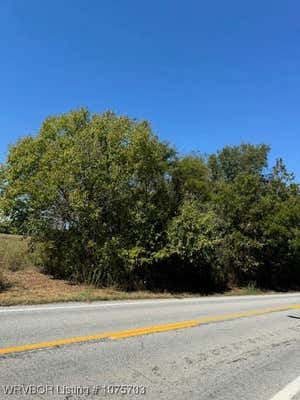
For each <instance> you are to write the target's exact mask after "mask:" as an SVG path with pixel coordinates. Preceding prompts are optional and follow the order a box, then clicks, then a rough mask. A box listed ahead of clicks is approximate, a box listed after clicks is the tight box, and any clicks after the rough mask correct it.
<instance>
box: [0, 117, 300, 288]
mask: <svg viewBox="0 0 300 400" xmlns="http://www.w3.org/2000/svg"><path fill="white" fill-rule="evenodd" d="M269 151H270V149H269V146H267V145H265V144H259V145H254V144H246V143H244V144H241V145H238V146H226V147H224V148H223V149H222V150H220V151H218V152H217V153H215V154H211V155H208V156H202V155H199V154H198V153H196V152H195V153H192V154H189V155H183V156H182V155H179V154H178V152H177V151H176V149H175V148H174V147H173V146H171V145H170V144H168V143H165V142H162V141H160V140H159V138H158V137H157V136H156V135H155V134H154V133H153V132H152V130H151V126H150V124H149V123H148V122H147V121H136V120H133V119H130V118H128V117H127V116H118V115H116V114H114V113H113V112H105V113H103V114H90V113H89V111H88V110H87V109H80V110H75V111H71V112H69V113H65V114H62V115H58V116H51V117H49V118H47V119H46V120H45V121H44V123H43V124H42V126H41V128H40V130H39V132H38V134H37V135H35V136H25V137H23V138H22V139H20V140H19V141H18V142H17V143H16V144H15V145H13V146H11V147H10V150H9V154H8V157H7V160H6V162H5V163H4V164H3V165H2V166H1V171H0V211H1V224H0V225H1V227H2V230H4V231H5V230H6V231H9V230H13V231H14V232H15V233H21V234H24V235H27V236H29V237H30V238H31V242H32V249H33V251H35V252H36V253H37V254H38V257H37V262H38V264H40V266H41V267H42V268H43V269H44V271H45V272H46V273H49V274H52V275H53V276H55V277H60V278H66V279H70V280H73V281H77V282H86V283H90V284H94V285H98V286H111V285H114V286H118V287H121V288H124V289H127V290H134V289H141V288H146V289H151V290H162V289H166V290H173V291H197V292H212V291H215V290H222V289H225V288H226V287H228V286H230V285H248V284H252V285H256V286H259V287H266V288H281V289H283V288H296V287H298V286H299V285H300V192H299V185H298V184H297V183H296V182H295V179H294V176H293V174H291V173H290V172H288V171H287V169H286V167H285V164H284V162H283V160H282V159H278V160H277V161H276V163H275V165H273V166H271V167H270V166H269V165H268V154H269Z"/></svg>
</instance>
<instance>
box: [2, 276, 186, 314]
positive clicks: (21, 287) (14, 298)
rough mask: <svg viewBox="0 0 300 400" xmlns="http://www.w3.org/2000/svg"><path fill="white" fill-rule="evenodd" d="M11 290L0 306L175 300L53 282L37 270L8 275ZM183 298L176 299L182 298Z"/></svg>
mask: <svg viewBox="0 0 300 400" xmlns="http://www.w3.org/2000/svg"><path fill="white" fill-rule="evenodd" d="M4 274H5V279H6V281H7V282H9V284H10V286H9V287H8V288H7V289H6V290H4V291H2V292H0V305H1V306H4V305H15V304H38V303H53V302H62V301H93V300H123V299H155V298H169V297H174V295H172V294H171V293H152V292H147V291H137V292H122V291H119V290H117V289H109V288H108V289H101V288H94V287H91V286H87V285H73V284H70V283H69V282H67V281H64V280H60V279H52V278H51V277H49V276H46V275H44V274H42V273H41V272H39V271H38V270H36V269H34V268H28V269H26V270H23V271H16V272H12V271H5V273H4ZM183 296H184V295H183V294H182V295H180V296H176V297H183Z"/></svg>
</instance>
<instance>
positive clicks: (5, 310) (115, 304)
mask: <svg viewBox="0 0 300 400" xmlns="http://www.w3.org/2000/svg"><path fill="white" fill-rule="evenodd" d="M296 296H300V293H289V294H274V295H251V296H226V297H225V296H223V297H219V296H218V297H207V298H206V297H200V298H197V297H193V298H188V299H185V298H182V299H161V300H156V299H154V300H139V301H136V300H132V301H129V302H128V301H127V302H125V301H115V302H112V303H108V302H106V301H103V303H101V304H99V303H96V304H95V303H94V304H72V305H71V304H65V305H58V306H49V305H47V304H45V305H44V306H39V307H30V306H29V307H24V308H10V307H7V308H6V307H3V308H2V309H1V308H0V313H14V312H15V313H16V312H32V311H45V310H46V311H52V310H74V309H90V308H102V307H119V306H132V305H143V304H152V305H155V304H167V303H188V302H200V303H201V302H216V301H220V300H223V301H231V300H248V299H257V300H259V299H262V298H264V299H273V298H280V297H296Z"/></svg>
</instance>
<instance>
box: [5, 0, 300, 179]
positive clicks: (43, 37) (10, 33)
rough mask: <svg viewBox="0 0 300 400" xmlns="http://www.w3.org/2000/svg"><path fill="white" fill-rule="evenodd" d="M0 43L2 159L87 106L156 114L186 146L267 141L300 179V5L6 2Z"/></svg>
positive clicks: (206, 148) (158, 125)
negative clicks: (60, 117) (53, 118)
mask: <svg viewBox="0 0 300 400" xmlns="http://www.w3.org/2000/svg"><path fill="white" fill-rule="evenodd" d="M0 43H1V44H0V50H1V62H0V82H1V86H0V88H1V95H0V109H1V117H0V160H3V159H4V156H5V154H6V152H7V146H8V144H9V143H13V142H14V141H15V140H16V138H18V137H20V136H22V135H24V134H28V133H33V134H34V133H36V132H37V131H38V128H39V126H40V124H41V122H42V120H43V119H44V118H45V117H46V116H48V115H49V114H55V113H61V112H65V111H68V110H70V109H72V108H77V107H80V106H87V107H89V109H90V110H91V111H93V112H96V111H99V112H101V111H104V110H106V109H112V110H114V111H116V112H117V113H122V114H128V115H129V116H131V117H135V118H138V119H140V118H145V119H148V120H150V121H151V123H152V127H153V129H154V131H155V132H156V133H157V134H158V135H159V136H160V137H161V138H162V139H164V140H168V141H170V142H172V143H175V144H176V145H177V147H178V149H179V150H180V151H181V152H188V151H190V150H192V149H197V150H200V151H201V152H204V153H210V152H213V151H215V150H217V149H220V148H222V146H224V145H226V144H238V143H240V142H242V141H244V142H252V143H262V142H264V143H268V144H270V145H271V146H272V154H271V159H274V158H275V157H278V156H283V158H284V159H285V161H286V163H287V165H288V168H289V169H291V170H293V171H294V172H296V175H297V178H298V180H299V177H300V165H299V148H300V108H299V106H300V2H299V1H298V0H286V1H282V0H278V1H276V0H274V1H271V0H263V1H262V0H251V1H241V0H226V1H224V0H218V1H213V0H212V1H202V0H198V1H190V0H186V1H182V0H181V1H176V0H173V1H165V0H151V1H141V0H139V1H135V0H113V1H109V0H107V1H101V0H85V1H84V0H80V1H79V0H59V1H58V0H51V1H50V0H48V1H47V0H46V1H40V0H38V1H34V0H23V1H18V0H2V1H1V2H0Z"/></svg>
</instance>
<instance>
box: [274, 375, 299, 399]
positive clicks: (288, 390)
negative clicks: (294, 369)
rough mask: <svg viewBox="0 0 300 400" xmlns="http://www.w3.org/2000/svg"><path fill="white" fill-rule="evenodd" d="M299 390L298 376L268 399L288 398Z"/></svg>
mask: <svg viewBox="0 0 300 400" xmlns="http://www.w3.org/2000/svg"><path fill="white" fill-rule="evenodd" d="M299 392H300V376H298V378H296V379H295V380H294V381H292V382H290V383H289V384H288V385H286V386H285V387H284V388H283V389H282V390H280V392H278V393H277V394H275V396H274V397H272V398H271V399H270V400H290V399H292V398H293V397H295V396H296V394H298V393H299Z"/></svg>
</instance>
